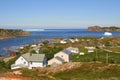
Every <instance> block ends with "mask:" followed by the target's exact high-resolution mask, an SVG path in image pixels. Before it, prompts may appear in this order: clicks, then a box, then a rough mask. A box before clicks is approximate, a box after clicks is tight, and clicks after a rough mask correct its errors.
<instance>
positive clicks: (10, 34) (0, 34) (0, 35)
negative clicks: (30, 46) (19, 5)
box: [0, 29, 30, 40]
mask: <svg viewBox="0 0 120 80" xmlns="http://www.w3.org/2000/svg"><path fill="white" fill-rule="evenodd" d="M19 36H30V33H29V32H26V31H23V30H12V29H0V40H2V39H9V38H15V37H19Z"/></svg>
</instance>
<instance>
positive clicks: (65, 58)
mask: <svg viewBox="0 0 120 80" xmlns="http://www.w3.org/2000/svg"><path fill="white" fill-rule="evenodd" d="M71 57H72V54H71V52H70V51H68V50H66V49H65V50H62V51H60V52H58V53H56V54H55V55H54V58H52V59H50V60H49V61H48V65H53V64H62V63H63V62H70V61H71Z"/></svg>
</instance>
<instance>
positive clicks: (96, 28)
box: [87, 26, 120, 32]
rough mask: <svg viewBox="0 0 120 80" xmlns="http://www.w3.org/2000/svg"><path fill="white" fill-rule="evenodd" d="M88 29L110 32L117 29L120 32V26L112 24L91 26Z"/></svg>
mask: <svg viewBox="0 0 120 80" xmlns="http://www.w3.org/2000/svg"><path fill="white" fill-rule="evenodd" d="M87 30H88V31H108V32H113V31H117V32H120V28H119V27H116V26H111V27H100V26H90V27H88V29H87Z"/></svg>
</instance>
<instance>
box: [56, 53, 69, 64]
mask: <svg viewBox="0 0 120 80" xmlns="http://www.w3.org/2000/svg"><path fill="white" fill-rule="evenodd" d="M56 56H59V57H60V58H62V59H64V61H65V62H69V56H68V55H67V54H65V53H63V52H59V53H57V54H55V55H54V57H56Z"/></svg>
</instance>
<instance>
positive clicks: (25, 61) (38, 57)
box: [11, 53, 47, 69]
mask: <svg viewBox="0 0 120 80" xmlns="http://www.w3.org/2000/svg"><path fill="white" fill-rule="evenodd" d="M46 64H47V58H46V56H45V54H31V53H26V54H23V55H21V56H20V57H19V58H18V59H17V60H16V61H15V64H12V65H11V69H18V68H28V69H32V68H37V67H45V66H46Z"/></svg>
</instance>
